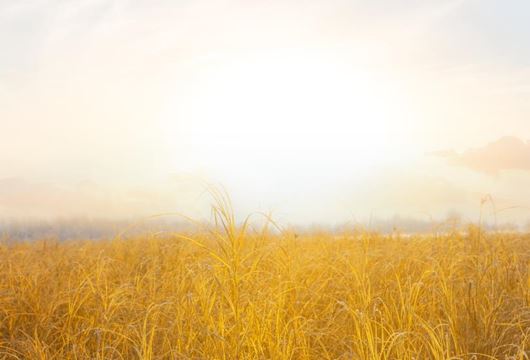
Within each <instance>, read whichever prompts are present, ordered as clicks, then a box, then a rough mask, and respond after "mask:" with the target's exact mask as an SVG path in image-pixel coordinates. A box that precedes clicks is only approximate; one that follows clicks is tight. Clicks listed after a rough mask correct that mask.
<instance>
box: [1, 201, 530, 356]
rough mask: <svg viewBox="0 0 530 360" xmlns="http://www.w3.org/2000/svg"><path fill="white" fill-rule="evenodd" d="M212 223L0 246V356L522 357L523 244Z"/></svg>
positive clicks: (525, 335)
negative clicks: (131, 235)
mask: <svg viewBox="0 0 530 360" xmlns="http://www.w3.org/2000/svg"><path fill="white" fill-rule="evenodd" d="M217 215H218V216H216V219H217V220H218V221H217V225H213V226H211V227H209V228H208V229H205V228H198V229H197V231H195V232H188V233H186V234H176V233H175V234H173V233H165V234H156V233H154V234H152V235H146V236H141V237H137V238H125V237H120V236H117V237H115V238H113V239H109V240H104V241H82V240H79V241H64V242H58V241H51V240H42V241H37V242H8V241H5V242H4V243H3V244H2V246H1V247H0V279H1V281H0V354H1V355H0V356H1V358H2V359H373V360H375V359H411V360H412V359H528V358H529V354H530V284H529V281H530V278H529V272H528V271H529V264H530V245H529V243H528V242H529V240H530V238H529V237H528V236H526V235H523V234H515V233H513V234H496V233H482V232H481V231H479V229H477V228H471V231H468V232H465V233H464V232H456V231H455V232H453V233H447V234H444V235H436V234H433V235H422V236H420V235H418V236H408V237H401V236H399V235H397V234H394V235H377V234H373V233H370V232H353V231H352V232H350V233H348V232H345V233H343V234H326V233H317V232H315V233H313V234H305V235H297V234H295V233H294V232H292V231H283V232H280V231H273V230H274V229H268V228H267V227H266V226H265V227H263V228H260V229H258V230H256V229H250V227H248V226H246V224H243V225H241V226H235V225H234V224H235V222H234V220H233V217H232V215H230V214H228V213H224V212H222V211H221V212H218V213H217Z"/></svg>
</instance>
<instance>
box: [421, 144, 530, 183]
mask: <svg viewBox="0 0 530 360" xmlns="http://www.w3.org/2000/svg"><path fill="white" fill-rule="evenodd" d="M431 155H434V156H439V157H443V158H446V159H447V160H448V162H449V164H452V165H456V166H464V167H467V168H469V169H471V170H474V171H477V172H482V173H487V174H497V173H499V172H500V171H503V170H523V171H530V142H528V141H523V140H521V139H519V138H517V137H514V136H506V137H503V138H500V139H499V140H497V141H494V142H491V143H489V144H487V145H486V146H483V147H479V148H474V149H469V150H467V151H464V152H463V153H457V152H455V151H452V150H448V151H437V152H433V153H431Z"/></svg>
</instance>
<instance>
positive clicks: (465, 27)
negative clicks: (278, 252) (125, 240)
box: [0, 0, 530, 223]
mask: <svg viewBox="0 0 530 360" xmlns="http://www.w3.org/2000/svg"><path fill="white" fill-rule="evenodd" d="M528 14H530V2H528V1H526V0H507V1H493V0H445V1H442V0H421V1H420V0H407V1H405V0H402V1H396V0H392V1H390V0H386V1H385V0H371V1H368V0H364V1H345V0H310V1H294V0H282V1H279V0H278V1H276V0H272V1H248V0H247V1H215V0H196V1H189V0H186V1H177V0H172V1H170V0H166V1H158V0H149V1H147V0H146V1H139V0H136V1H133V0H130V1H127V0H119V1H101V0H83V1H82V0H68V1H51V0H48V1H45V0H19V1H11V0H0V144H1V151H0V215H1V216H7V217H42V216H46V217H55V216H63V217H65V216H66V217H68V216H81V215H88V216H96V217H123V216H139V215H149V214H154V213H159V212H165V211H170V210H178V211H183V212H185V213H188V214H192V215H193V214H198V213H201V209H203V205H204V195H201V192H202V189H203V182H204V181H207V182H216V183H221V184H224V186H225V187H226V188H227V189H228V191H229V192H230V193H231V195H232V197H233V198H234V202H235V204H236V207H237V209H239V210H240V211H241V212H243V213H245V212H249V211H253V210H265V211H272V213H273V216H275V217H276V218H278V219H280V221H284V222H296V223H308V222H323V223H334V222H341V221H345V220H357V221H362V220H364V219H367V218H368V217H369V216H379V217H388V216H393V215H394V214H401V215H402V216H410V217H416V218H425V217H429V216H434V217H444V216H445V215H446V214H447V213H448V212H451V211H457V212H460V213H462V214H464V215H465V216H466V217H467V218H469V219H475V218H476V217H478V212H479V207H480V199H481V198H482V197H483V196H485V195H486V194H491V195H492V197H493V199H494V200H495V202H496V206H497V208H499V209H502V208H504V207H511V206H519V207H520V208H519V209H516V210H506V211H502V212H501V213H500V214H499V219H500V220H502V221H521V222H522V221H526V219H529V218H530V211H529V210H527V209H525V207H530V186H528V184H530V143H528V142H527V140H528V139H530V41H529V40H530V22H529V21H528Z"/></svg>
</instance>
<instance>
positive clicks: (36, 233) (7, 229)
mask: <svg viewBox="0 0 530 360" xmlns="http://www.w3.org/2000/svg"><path fill="white" fill-rule="evenodd" d="M475 225H476V224H475ZM466 226H467V223H464V222H462V221H461V220H460V219H455V218H448V219H445V220H440V221H435V220H431V221H427V220H418V219H413V218H404V217H399V216H395V217H393V218H390V219H371V220H370V221H367V222H357V223H341V224H336V225H317V224H312V225H304V226H289V227H286V228H289V229H292V230H294V231H295V232H297V233H304V232H314V231H318V230H322V231H325V232H335V233H340V232H343V231H351V230H358V231H373V232H378V233H383V234H391V233H403V234H414V233H421V234H429V233H435V232H449V231H451V230H452V229H465V227H466ZM258 227H259V226H258ZM482 227H483V228H484V229H485V230H497V231H527V230H528V229H529V226H518V225H515V224H511V223H504V224H496V225H495V224H491V223H488V224H482ZM195 229H196V226H195V225H193V224H190V223H187V222H184V221H177V220H174V219H173V220H164V219H148V220H145V219H144V220H95V219H58V220H48V221H44V220H41V221H35V220H27V221H21V220H16V221H15V220H3V221H0V238H1V239H3V240H36V239H56V240H68V239H84V240H100V239H110V238H113V237H116V236H122V237H134V236H139V235H144V234H154V233H156V234H160V235H163V234H164V233H169V232H172V231H188V230H195Z"/></svg>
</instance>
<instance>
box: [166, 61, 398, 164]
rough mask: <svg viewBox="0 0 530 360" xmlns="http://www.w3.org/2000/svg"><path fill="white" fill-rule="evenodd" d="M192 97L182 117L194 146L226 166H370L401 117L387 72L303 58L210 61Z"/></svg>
mask: <svg viewBox="0 0 530 360" xmlns="http://www.w3.org/2000/svg"><path fill="white" fill-rule="evenodd" d="M190 98H191V103H190V104H189V107H188V109H187V111H186V112H185V113H184V114H183V115H182V116H186V117H188V118H189V121H187V123H188V124H189V125H188V128H187V129H186V132H187V138H188V141H189V146H190V148H191V152H192V154H193V156H194V157H196V158H197V159H196V160H198V162H199V163H202V164H203V165H204V166H207V167H208V168H211V167H212V166H214V167H215V168H219V169H222V170H224V171H225V172H226V169H227V168H229V169H232V170H234V169H235V168H234V167H235V166H236V167H237V169H239V170H237V171H243V170H242V169H246V170H250V171H252V170H253V169H256V168H257V167H259V168H260V169H271V168H275V169H277V168H278V167H282V168H283V167H288V166H289V165H290V164H293V162H296V164H297V166H308V165H311V166H313V165H315V164H318V165H319V166H324V167H333V170H336V168H338V167H343V166H345V165H348V166H349V167H354V168H356V169H357V170H363V169H368V168H369V167H371V166H372V165H374V164H375V163H381V162H384V161H386V160H388V158H389V157H390V156H391V155H390V154H389V152H390V151H389V144H391V139H392V136H393V134H395V129H394V127H393V124H394V123H395V122H399V120H400V119H399V117H400V116H402V111H401V110H400V109H399V105H400V104H399V103H398V102H397V101H396V95H395V93H393V86H392V84H391V83H390V81H389V80H388V79H387V78H385V77H384V76H382V75H381V74H375V73H371V72H370V71H368V70H366V69H362V68H358V69H356V68H354V67H352V66H351V65H347V64H345V63H342V62H340V61H337V60H323V59H317V60H310V59H307V58H304V57H301V56H298V57H275V58H260V59H259V60H251V61H237V62H230V63H225V64H222V65H215V66H213V65H212V66H209V67H206V68H205V69H203V70H202V71H201V74H200V76H199V77H198V79H197V81H196V82H195V85H194V87H193V89H192V93H191V95H190ZM174 131H175V130H173V132H174ZM171 132H172V130H171V129H170V130H169V131H168V133H169V134H171ZM395 155H396V154H393V156H395Z"/></svg>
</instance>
